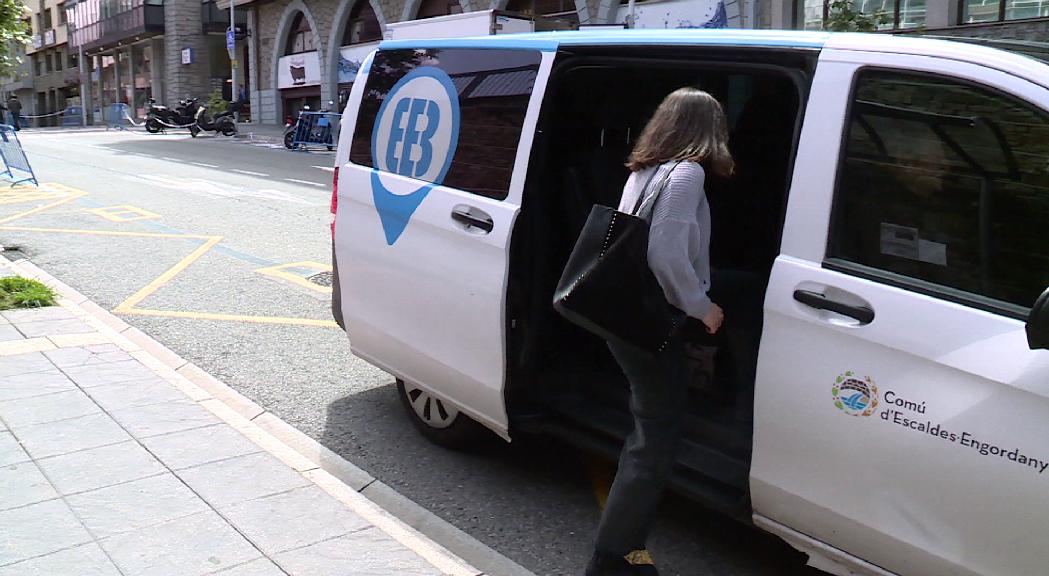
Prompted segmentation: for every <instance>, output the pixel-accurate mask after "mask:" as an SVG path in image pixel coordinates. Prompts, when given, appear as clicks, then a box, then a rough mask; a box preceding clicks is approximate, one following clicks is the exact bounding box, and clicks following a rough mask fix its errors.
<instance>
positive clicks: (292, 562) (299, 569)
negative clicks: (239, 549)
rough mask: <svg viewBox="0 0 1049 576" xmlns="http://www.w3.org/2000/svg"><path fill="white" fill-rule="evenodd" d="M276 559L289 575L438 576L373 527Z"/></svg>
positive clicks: (428, 565)
mask: <svg viewBox="0 0 1049 576" xmlns="http://www.w3.org/2000/svg"><path fill="white" fill-rule="evenodd" d="M362 552H363V553H362ZM276 560H277V562H278V563H280V565H281V567H283V568H284V569H285V570H286V571H287V572H288V573H289V574H291V575H292V576H345V575H346V574H353V576H389V575H391V574H396V575H397V576H441V571H440V570H437V569H436V568H434V567H433V566H431V565H430V564H429V563H428V562H426V561H425V560H423V559H422V558H420V557H419V556H418V555H416V554H414V553H413V552H411V551H409V550H407V549H405V548H404V547H403V546H401V545H400V544H399V543H398V542H397V541H396V540H394V539H392V538H390V537H389V536H387V535H386V534H383V532H382V531H381V530H379V529H377V528H368V529H366V530H361V531H359V532H354V533H352V534H348V535H346V536H340V537H339V538H334V539H332V540H326V541H324V542H318V543H317V544H313V545H311V546H306V547H304V548H298V549H295V550H291V551H288V552H284V553H282V554H278V555H277V558H276Z"/></svg>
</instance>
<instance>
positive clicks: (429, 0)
mask: <svg viewBox="0 0 1049 576" xmlns="http://www.w3.org/2000/svg"><path fill="white" fill-rule="evenodd" d="M462 11H463V6H462V4H460V3H459V0H423V1H422V4H420V5H419V12H418V13H417V14H416V15H415V17H416V18H417V19H419V20H422V19H423V18H434V17H436V16H447V15H449V14H461V13H462Z"/></svg>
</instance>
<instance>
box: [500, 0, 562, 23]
mask: <svg viewBox="0 0 1049 576" xmlns="http://www.w3.org/2000/svg"><path fill="white" fill-rule="evenodd" d="M506 9H507V11H509V12H518V13H520V14H525V15H528V16H532V17H535V18H557V19H559V20H572V21H578V20H579V12H578V11H577V10H576V6H575V0H510V2H509V3H507V5H506Z"/></svg>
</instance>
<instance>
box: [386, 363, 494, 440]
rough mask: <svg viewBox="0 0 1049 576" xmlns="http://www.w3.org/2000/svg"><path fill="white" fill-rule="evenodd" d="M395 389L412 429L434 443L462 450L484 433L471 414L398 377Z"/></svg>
mask: <svg viewBox="0 0 1049 576" xmlns="http://www.w3.org/2000/svg"><path fill="white" fill-rule="evenodd" d="M397 392H398V395H399V396H400V397H401V404H403V405H404V408H405V410H407V411H408V417H409V418H411V419H412V424H414V425H415V428H416V430H418V431H419V432H420V433H421V434H422V435H423V436H425V437H426V439H427V440H429V441H431V442H433V443H434V444H438V445H441V446H444V447H445V448H451V449H453V450H462V449H466V448H469V447H472V446H473V445H475V444H477V442H478V441H479V440H481V439H482V438H484V437H485V436H487V432H488V431H487V430H486V429H485V428H484V427H483V426H481V425H480V424H478V423H477V422H475V421H474V420H473V419H472V418H470V417H469V416H467V415H466V414H463V413H462V412H460V411H459V410H458V409H457V408H455V407H454V406H451V405H450V404H448V403H447V402H445V401H444V400H441V399H440V398H437V397H436V396H434V395H433V394H430V393H429V392H427V391H426V390H423V389H422V388H419V387H418V386H416V385H414V384H412V383H410V382H408V383H406V382H404V381H403V380H398V381H397Z"/></svg>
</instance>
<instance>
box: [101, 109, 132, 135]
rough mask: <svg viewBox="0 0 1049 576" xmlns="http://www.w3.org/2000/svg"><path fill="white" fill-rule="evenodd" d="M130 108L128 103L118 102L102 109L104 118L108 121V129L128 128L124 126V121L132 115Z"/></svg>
mask: <svg viewBox="0 0 1049 576" xmlns="http://www.w3.org/2000/svg"><path fill="white" fill-rule="evenodd" d="M129 110H130V108H129V107H128V105H127V104H124V103H120V102H118V103H116V104H110V105H109V106H106V107H105V108H104V109H103V110H102V119H103V120H104V121H105V123H106V130H109V129H110V128H112V129H114V130H127V128H126V127H125V126H124V122H125V121H126V120H127V119H128V117H130V116H131V114H130V112H129Z"/></svg>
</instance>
